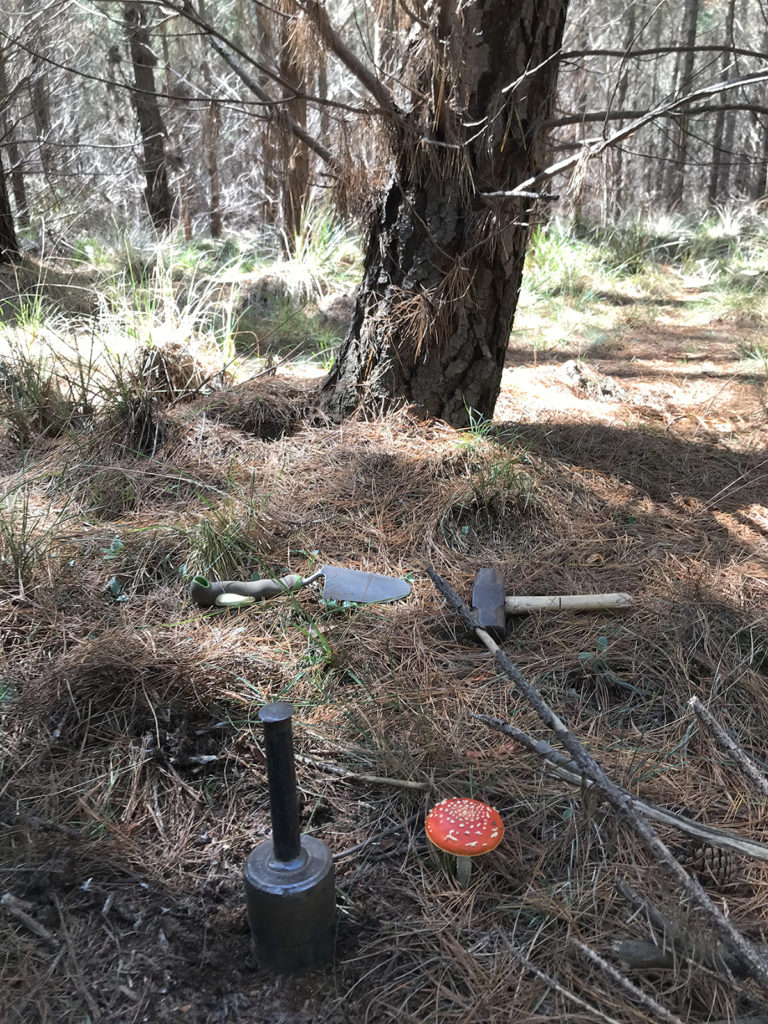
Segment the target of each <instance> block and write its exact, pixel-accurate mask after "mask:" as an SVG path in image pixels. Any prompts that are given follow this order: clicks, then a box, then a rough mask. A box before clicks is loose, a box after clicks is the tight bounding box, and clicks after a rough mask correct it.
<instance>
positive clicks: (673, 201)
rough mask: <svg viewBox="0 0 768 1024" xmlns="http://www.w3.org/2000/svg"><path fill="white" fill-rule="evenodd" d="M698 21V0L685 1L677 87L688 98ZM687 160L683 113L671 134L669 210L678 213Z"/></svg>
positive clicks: (684, 117) (681, 199) (691, 80)
mask: <svg viewBox="0 0 768 1024" xmlns="http://www.w3.org/2000/svg"><path fill="white" fill-rule="evenodd" d="M698 20H699V0H685V7H684V8H683V25H682V37H683V45H684V46H685V47H686V49H685V50H684V51H683V52H682V53H679V54H678V57H677V73H676V75H675V85H676V90H677V93H678V94H679V95H680V96H685V95H687V94H688V93H689V92H690V91H691V84H692V82H693V67H694V61H695V59H696V51H695V49H694V47H695V46H696V28H697V25H698ZM687 159H688V115H687V113H686V111H685V110H681V111H680V113H679V114H678V115H677V119H676V124H675V128H674V131H673V134H672V153H671V161H672V162H671V164H670V174H669V184H668V185H667V209H668V210H679V209H680V208H681V207H682V205H683V189H684V187H685V165H686V162H687Z"/></svg>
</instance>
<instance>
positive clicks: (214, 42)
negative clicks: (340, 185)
mask: <svg viewBox="0 0 768 1024" xmlns="http://www.w3.org/2000/svg"><path fill="white" fill-rule="evenodd" d="M208 41H209V43H210V44H211V46H212V47H213V49H214V50H215V51H216V53H218V55H219V56H220V57H221V58H222V60H224V61H226V63H227V64H228V65H229V66H230V67H231V68H232V70H233V71H234V72H235V74H236V75H237V76H238V78H239V79H240V81H241V82H243V84H244V85H246V86H248V88H249V89H250V90H251V92H252V93H253V94H254V96H257V97H258V98H259V99H260V100H261V101H262V102H264V103H270V104H271V103H272V97H271V96H270V95H269V93H267V92H266V91H265V90H264V89H262V88H261V86H260V85H259V83H258V82H256V81H255V80H254V79H253V78H251V76H250V75H249V74H248V73H247V72H246V71H244V70H243V69H242V68H241V67H240V66H239V65H238V64H237V63H236V62H235V60H234V58H233V57H231V56H230V54H228V53H227V51H226V50H225V49H224V47H223V46H222V45H221V44H220V43H219V41H218V39H214V37H213V36H210V37H209V39H208ZM272 116H273V117H274V118H275V119H276V120H277V121H278V123H279V124H280V125H281V126H282V127H283V128H285V129H286V130H287V131H290V132H292V133H293V134H294V135H295V136H296V138H297V139H299V140H300V141H301V142H303V143H304V145H305V146H307V147H308V148H309V149H311V150H312V152H313V153H315V154H316V155H317V156H319V157H320V159H321V160H322V161H323V162H324V163H326V164H327V165H328V166H329V167H330V168H331V169H332V170H333V171H334V172H336V173H338V171H339V161H338V160H337V159H336V157H335V156H334V155H333V153H331V151H330V149H328V148H327V147H326V146H324V145H323V144H322V142H319V141H318V140H317V139H316V138H314V136H312V135H310V134H309V132H308V131H307V130H306V128H304V127H302V125H300V124H299V123H298V122H297V121H294V120H293V118H292V117H290V115H289V114H288V112H287V111H286V110H283V109H278V108H274V109H273V112H272Z"/></svg>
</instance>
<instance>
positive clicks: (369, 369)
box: [323, 0, 568, 426]
mask: <svg viewBox="0 0 768 1024" xmlns="http://www.w3.org/2000/svg"><path fill="white" fill-rule="evenodd" d="M567 6H568V0H516V2H511V0H474V2H472V3H471V4H468V5H466V6H465V7H464V8H463V10H462V12H461V14H460V15H457V14H456V13H455V9H454V7H453V5H452V4H450V2H449V0H444V2H443V4H442V7H441V9H440V10H439V12H438V18H437V24H436V25H435V26H433V28H432V30H431V31H432V40H431V41H432V47H433V49H432V52H433V55H434V56H433V65H432V68H431V72H430V74H429V75H426V76H422V78H421V79H420V81H419V86H420V93H421V95H422V96H424V97H426V98H425V99H424V100H423V101H420V100H419V99H417V100H416V102H415V104H414V106H413V109H412V110H410V111H409V112H408V113H407V114H405V113H402V112H401V114H402V118H401V121H400V122H399V124H398V128H397V133H398V134H397V137H396V145H397V155H396V162H395V170H394V174H393V177H392V179H391V182H390V184H389V186H388V187H387V188H386V189H385V191H384V194H383V196H382V198H381V202H380V205H379V208H378V213H377V217H376V219H375V221H374V223H373V226H372V228H371V229H370V233H369V237H368V241H367V252H366V258H365V273H364V280H363V284H362V286H361V288H360V290H359V293H358V297H357V302H356V308H355V314H354V317H353V321H352V325H351V327H350V330H349V333H348V335H347V338H346V340H345V342H344V344H343V346H342V348H341V351H340V353H339V356H338V358H337V361H336V364H335V366H334V367H333V369H332V371H331V373H330V375H329V377H328V379H327V381H326V382H325V384H324V386H323V388H324V398H325V403H326V406H327V408H328V410H329V411H330V412H331V413H332V414H334V415H337V416H343V415H345V414H348V413H349V412H351V411H352V410H353V409H354V408H355V407H356V406H357V405H358V404H359V403H361V402H362V403H363V404H364V405H366V406H368V407H372V408H386V407H388V406H391V405H393V404H397V403H402V402H407V403H412V404H413V405H414V406H415V407H416V409H417V410H418V411H419V412H420V413H421V414H424V415H429V416H436V417H441V418H442V419H445V420H447V421H448V422H449V423H451V424H453V425H454V426H464V425H466V424H467V423H468V422H469V421H470V417H471V415H472V412H474V413H476V414H480V415H481V416H484V417H490V416H491V415H492V413H493V409H494V405H495V403H496V398H497V397H498V393H499V387H500V383H501V374H502V370H503V367H504V357H505V353H506V350H507V345H508V342H509V333H510V330H511V327H512V321H513V318H514V314H515V308H516V306H517V299H518V294H519V290H520V283H521V279H522V273H523V262H524V260H525V251H526V246H527V242H528V235H529V225H528V212H529V207H530V200H529V199H524V198H520V197H511V196H506V197H499V196H496V197H491V196H486V195H484V193H493V192H500V191H505V190H511V189H513V188H514V186H515V185H516V184H518V183H519V182H521V181H523V180H525V179H526V178H527V177H529V176H530V175H531V174H532V173H534V172H535V171H536V170H538V169H539V168H540V165H541V160H542V157H543V153H542V149H543V146H542V142H543V139H542V131H541V128H540V125H541V122H542V121H544V120H545V119H546V118H547V117H548V116H549V114H550V112H551V108H552V104H553V100H554V89H555V81H556V67H557V62H556V61H555V60H549V59H548V58H550V57H551V56H552V55H553V54H554V53H555V52H556V51H557V50H558V49H559V47H560V45H561V40H562V32H563V25H564V21H565V14H566V10H567ZM425 79H426V80H425Z"/></svg>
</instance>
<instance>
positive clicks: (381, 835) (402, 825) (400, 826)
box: [333, 812, 420, 864]
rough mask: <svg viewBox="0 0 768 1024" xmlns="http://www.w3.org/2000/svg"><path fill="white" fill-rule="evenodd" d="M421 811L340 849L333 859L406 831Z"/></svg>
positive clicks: (354, 852)
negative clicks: (344, 848)
mask: <svg viewBox="0 0 768 1024" xmlns="http://www.w3.org/2000/svg"><path fill="white" fill-rule="evenodd" d="M419 817H420V812H417V813H416V814H411V815H410V816H409V817H408V818H406V819H405V821H403V822H400V821H398V822H396V823H395V824H394V825H390V826H389V828H385V829H383V830H382V831H381V832H377V833H376V834H375V835H372V836H369V837H368V838H367V839H363V841H362V842H360V843H355V845H354V846H350V847H348V848H347V849H346V850H340V851H339V853H334V855H333V861H334V864H335V863H336V861H339V860H344V859H345V858H346V857H352V856H353V855H354V854H356V853H361V852H362V851H363V850H366V849H367V848H368V847H369V846H374V845H375V844H376V843H380V842H381V841H382V839H386V838H387V837H388V836H391V835H394V833H395V832H400V831H401V830H402V831H405V829H407V828H410V826H411V825H412V824H413V823H414V822H415V821H417V820H418V818H419Z"/></svg>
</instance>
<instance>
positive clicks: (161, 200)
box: [123, 3, 174, 231]
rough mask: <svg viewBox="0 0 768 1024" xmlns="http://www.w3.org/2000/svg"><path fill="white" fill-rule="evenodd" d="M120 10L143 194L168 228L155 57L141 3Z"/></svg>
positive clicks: (170, 211)
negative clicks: (138, 137) (128, 56)
mask: <svg viewBox="0 0 768 1024" xmlns="http://www.w3.org/2000/svg"><path fill="white" fill-rule="evenodd" d="M123 12H124V13H123V17H124V21H125V31H126V35H127V37H128V44H129V47H130V51H131V63H132V64H133V76H134V82H135V84H136V89H135V91H134V93H133V104H134V108H135V110H136V118H137V120H138V122H139V130H140V132H141V141H142V148H143V170H144V175H145V177H146V182H147V184H146V188H145V190H144V196H145V199H146V203H147V209H148V210H149V215H150V217H151V218H152V223H153V224H154V226H155V228H156V229H157V230H158V231H167V230H168V229H169V228H170V227H171V225H172V223H173V215H174V200H173V195H172V194H171V190H170V187H169V184H168V162H167V158H166V153H165V139H166V132H165V126H164V124H163V118H162V114H161V113H160V105H159V103H158V100H157V91H156V88H155V70H154V69H155V65H156V64H157V58H156V57H155V55H154V53H153V52H152V47H151V45H150V41H149V31H148V28H147V25H148V20H147V12H146V9H145V7H144V5H143V4H140V3H127V4H125V5H124V8H123Z"/></svg>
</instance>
